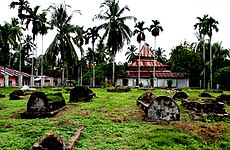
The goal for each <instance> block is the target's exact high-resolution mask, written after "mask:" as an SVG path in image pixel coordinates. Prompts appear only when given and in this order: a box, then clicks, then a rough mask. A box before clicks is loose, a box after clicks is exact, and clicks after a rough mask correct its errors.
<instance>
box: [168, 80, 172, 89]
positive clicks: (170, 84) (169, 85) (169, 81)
mask: <svg viewBox="0 0 230 150" xmlns="http://www.w3.org/2000/svg"><path fill="white" fill-rule="evenodd" d="M172 83H173V81H172V79H168V80H167V85H168V88H171V87H172Z"/></svg>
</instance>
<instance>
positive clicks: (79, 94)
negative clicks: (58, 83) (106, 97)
mask: <svg viewBox="0 0 230 150" xmlns="http://www.w3.org/2000/svg"><path fill="white" fill-rule="evenodd" d="M93 97H95V93H93V91H92V90H90V89H89V88H85V87H83V86H76V87H75V88H73V89H72V90H71V91H70V97H69V101H70V102H81V101H84V102H90V101H91V100H92V98H93Z"/></svg>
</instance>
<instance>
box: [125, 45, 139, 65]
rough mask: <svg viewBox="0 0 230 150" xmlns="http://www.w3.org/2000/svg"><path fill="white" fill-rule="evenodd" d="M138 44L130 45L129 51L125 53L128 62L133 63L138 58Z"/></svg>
mask: <svg viewBox="0 0 230 150" xmlns="http://www.w3.org/2000/svg"><path fill="white" fill-rule="evenodd" d="M136 50H137V48H136V46H135V45H130V46H129V47H128V51H127V52H126V53H125V56H127V58H126V59H127V60H128V63H133V62H134V61H135V60H136Z"/></svg>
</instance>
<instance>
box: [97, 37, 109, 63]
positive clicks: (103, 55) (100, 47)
mask: <svg viewBox="0 0 230 150" xmlns="http://www.w3.org/2000/svg"><path fill="white" fill-rule="evenodd" d="M106 59H107V52H106V47H105V45H104V43H103V41H100V42H99V43H98V44H97V48H96V50H95V62H96V64H97V65H99V64H102V63H105V62H106Z"/></svg>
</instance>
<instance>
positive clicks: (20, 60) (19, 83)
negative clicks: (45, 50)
mask: <svg viewBox="0 0 230 150" xmlns="http://www.w3.org/2000/svg"><path fill="white" fill-rule="evenodd" d="M21 76H22V39H21V40H20V46H19V80H18V85H19V87H22V78H21Z"/></svg>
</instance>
